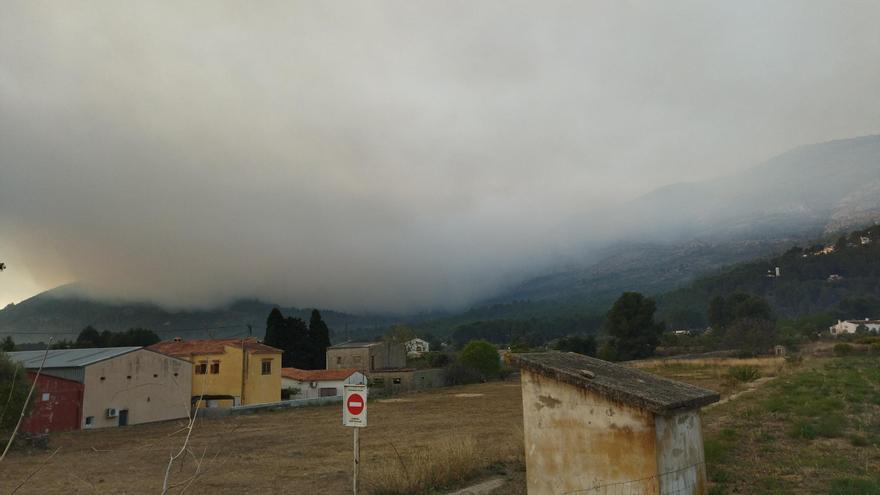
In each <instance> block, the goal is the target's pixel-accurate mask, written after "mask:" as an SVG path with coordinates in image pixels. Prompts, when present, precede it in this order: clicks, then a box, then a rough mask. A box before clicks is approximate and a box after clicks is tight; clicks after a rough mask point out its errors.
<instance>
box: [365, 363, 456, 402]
mask: <svg viewBox="0 0 880 495" xmlns="http://www.w3.org/2000/svg"><path fill="white" fill-rule="evenodd" d="M369 383H370V393H375V394H381V395H391V394H396V393H400V392H409V391H412V390H423V389H429V388H436V387H442V386H444V385H446V371H445V370H444V369H442V368H429V369H423V370H413V369H410V370H386V371H373V372H371V373H369Z"/></svg>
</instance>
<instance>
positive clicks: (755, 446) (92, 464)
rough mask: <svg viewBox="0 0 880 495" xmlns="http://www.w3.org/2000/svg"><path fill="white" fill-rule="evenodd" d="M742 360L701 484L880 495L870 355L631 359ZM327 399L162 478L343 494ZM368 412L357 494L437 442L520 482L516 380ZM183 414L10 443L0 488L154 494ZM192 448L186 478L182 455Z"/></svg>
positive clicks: (216, 428) (684, 370) (511, 483)
mask: <svg viewBox="0 0 880 495" xmlns="http://www.w3.org/2000/svg"><path fill="white" fill-rule="evenodd" d="M746 365H748V366H754V367H757V368H760V370H761V376H762V377H765V378H767V377H775V378H774V379H772V380H771V381H767V382H763V383H762V384H761V385H760V386H758V387H755V389H754V390H753V391H752V392H750V393H748V394H741V395H739V396H738V397H736V398H735V399H734V400H731V401H730V402H727V403H724V404H721V405H719V406H718V407H714V408H710V409H707V410H705V411H704V415H703V418H704V440H705V448H706V462H707V466H708V472H709V479H710V485H711V491H710V493H712V494H713V495H716V494H723V493H779V494H792V495H794V494H801V493H809V494H820V493H822V494H824V493H833V494H838V495H844V494H847V495H852V494H880V477H878V475H877V473H878V472H880V450H878V448H880V367H878V364H877V360H876V358H867V357H852V358H813V359H809V360H806V361H804V362H803V363H802V364H799V365H797V366H793V367H789V366H788V365H783V364H782V360H778V359H766V360H762V361H749V360H721V361H717V362H716V361H712V362H709V361H691V362H687V363H677V362H669V361H664V362H647V363H643V364H642V365H640V367H643V368H645V369H647V370H650V371H652V372H655V373H658V374H661V375H665V376H668V377H671V378H676V379H679V380H682V381H686V382H691V383H695V384H698V385H702V386H706V387H709V388H714V389H716V390H719V389H721V390H724V391H725V393H730V392H731V391H733V390H739V389H741V388H742V387H743V385H742V384H740V385H729V381H728V379H727V378H726V374H727V373H728V372H729V369H730V367H731V366H746ZM759 380H760V379H759ZM740 391H741V390H740ZM340 408H341V406H338V405H334V406H327V407H313V408H303V409H294V410H288V411H283V412H273V413H264V414H258V415H253V416H240V417H235V418H226V419H216V420H206V421H201V422H199V423H198V425H197V428H196V430H195V432H194V434H193V438H192V441H191V451H192V455H191V456H189V457H188V458H187V460H186V462H185V463H184V464H182V465H180V466H175V468H174V471H173V474H174V476H173V479H172V482H173V483H174V484H179V485H178V486H177V487H176V488H175V489H174V490H172V491H171V493H180V492H181V491H182V489H184V488H186V491H188V492H204V491H210V492H212V493H304V494H309V495H311V494H325V493H326V494H337V493H340V494H342V493H348V492H349V490H350V485H349V483H350V477H349V476H350V471H351V441H352V432H351V430H349V429H347V428H344V427H342V426H341V425H340V422H341V418H340ZM369 420H370V426H369V427H368V428H366V429H365V430H363V432H362V435H361V439H362V445H363V451H362V464H361V466H362V473H364V474H365V476H364V478H365V479H364V484H363V485H362V486H363V487H364V488H365V490H364V492H365V493H372V492H373V491H374V490H373V488H375V487H376V486H378V485H377V484H376V482H375V480H374V483H373V484H372V485H371V482H370V475H371V473H373V474H374V475H375V474H376V473H385V474H386V475H390V476H399V471H403V472H405V471H406V466H407V464H408V463H409V465H410V466H412V465H415V464H417V463H416V462H415V461H414V460H413V457H414V456H416V455H419V454H421V455H424V454H425V453H426V452H437V451H438V449H439V448H440V447H441V446H442V445H443V443H444V441H445V440H450V439H473V440H475V443H476V446H477V449H478V450H477V452H478V458H479V459H482V460H483V461H484V462H481V463H479V464H480V465H481V466H485V467H484V468H481V469H482V470H481V471H479V472H478V473H477V476H476V478H475V479H469V480H462V481H471V482H476V481H478V480H479V479H482V478H489V477H499V476H500V477H502V478H504V479H505V480H506V483H505V485H504V486H503V487H501V488H500V489H498V490H496V491H495V492H494V494H497V495H502V494H503V495H513V494H516V495H522V494H524V493H525V489H524V485H525V480H524V475H523V472H522V469H523V468H522V445H523V444H522V402H521V395H520V387H519V383H518V381H517V382H514V381H509V382H495V383H487V384H480V385H470V386H465V387H455V388H447V389H440V390H437V391H433V392H429V393H421V394H412V395H402V396H399V397H395V398H393V399H391V400H384V401H375V402H371V404H370V418H369ZM183 424H184V423H183V422H179V423H178V422H171V423H164V424H153V425H140V426H131V427H126V428H118V429H104V430H97V431H80V432H73V433H68V434H61V435H57V436H55V437H53V438H52V447H51V449H50V450H49V451H48V452H47V451H39V452H33V453H21V452H18V453H15V454H14V455H13V456H12V457H11V458H9V459H7V461H5V462H4V463H3V465H2V466H0V493H8V492H10V491H12V490H13V489H14V488H15V487H16V486H17V485H18V484H19V483H20V482H21V481H22V480H23V479H25V478H26V477H27V476H28V475H29V474H31V473H32V472H33V471H34V470H35V469H37V468H38V467H40V466H41V465H42V464H43V463H44V461H45V464H44V467H43V468H42V470H41V471H40V472H38V473H37V474H36V475H35V476H33V478H32V479H31V480H30V481H29V482H28V483H27V484H25V485H24V487H23V488H22V489H21V490H19V492H18V493H47V494H53V493H159V492H160V491H161V490H160V489H161V485H162V479H163V474H164V470H165V466H166V463H167V459H168V456H169V454H170V453H171V451H172V450H173V449H174V450H176V449H177V448H179V446H180V444H181V442H182V440H183V433H182V432H180V431H179V430H180V428H181V427H182V426H183ZM473 443H474V442H471V444H473ZM59 447H60V450H59V451H58V452H57V454H56V455H55V456H54V457H53V458H51V459H50V460H48V461H46V459H47V457H48V456H49V455H50V454H51V452H52V450H53V449H55V448H59ZM202 457H203V459H204V460H203V461H202V469H201V472H200V474H199V476H198V477H196V478H194V479H193V478H192V475H193V473H194V471H195V462H194V461H195V458H202ZM409 469H410V473H409V474H408V475H407V476H412V475H413V473H412V471H413V468H412V467H410V468H409ZM405 475H406V473H405ZM472 475H473V473H469V474H468V476H472ZM189 480H192V484H191V485H190V486H188V487H187V486H186V483H187V482H188V481H189ZM460 485H461V484H460V483H459V486H460ZM386 493H388V492H386ZM397 493H399V492H397Z"/></svg>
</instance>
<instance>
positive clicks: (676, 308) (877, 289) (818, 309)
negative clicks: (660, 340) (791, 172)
mask: <svg viewBox="0 0 880 495" xmlns="http://www.w3.org/2000/svg"><path fill="white" fill-rule="evenodd" d="M831 249H833V251H831ZM823 250H824V252H823ZM777 268H779V276H778V277H777V276H776V269H777ZM734 292H748V293H751V294H756V295H760V296H762V297H764V298H766V299H767V301H768V302H770V304H771V306H772V307H773V309H774V310H775V311H776V313H777V314H778V315H779V316H781V317H800V316H806V315H812V314H817V313H826V314H829V315H832V316H835V317H839V318H859V319H860V318H880V226H875V227H870V228H867V229H864V230H858V231H854V232H852V233H849V234H846V235H844V236H840V237H836V238H835V237H828V238H826V239H824V241H823V242H820V243H815V244H812V245H803V246H799V247H793V248H791V249H789V250H788V251H786V252H785V253H784V254H782V255H780V256H776V257H772V258H765V259H760V260H754V261H751V262H749V263H744V264H741V265H738V266H734V267H732V268H728V269H725V270H722V271H720V272H718V273H715V274H712V275H708V276H704V277H701V278H699V279H698V280H696V281H694V282H693V283H692V284H690V285H689V286H687V287H684V288H681V289H678V290H675V291H671V292H669V293H666V294H662V295H660V296H658V298H657V299H658V309H659V313H660V315H661V317H663V318H665V319H666V320H667V321H669V322H670V323H671V324H672V325H673V326H682V327H687V326H697V325H705V323H706V315H705V313H706V309H707V307H708V304H709V301H710V300H711V299H712V298H713V297H715V296H726V295H729V294H732V293H734Z"/></svg>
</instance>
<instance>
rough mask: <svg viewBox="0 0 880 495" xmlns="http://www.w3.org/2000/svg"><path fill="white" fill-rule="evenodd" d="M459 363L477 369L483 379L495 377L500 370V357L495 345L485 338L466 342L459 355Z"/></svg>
mask: <svg viewBox="0 0 880 495" xmlns="http://www.w3.org/2000/svg"><path fill="white" fill-rule="evenodd" d="M459 361H461V364H462V365H464V366H466V367H468V368H472V369H475V370H477V371H478V372H479V373H480V374H481V375H482V376H483V378H484V379H489V378H495V377H497V376H498V373H499V372H500V371H501V359H500V358H499V357H498V351H497V350H496V349H495V346H493V345H492V344H490V343H488V342H486V341H485V340H472V341H470V342H468V344H467V345H466V346H464V349H463V350H462V351H461V355H460V356H459Z"/></svg>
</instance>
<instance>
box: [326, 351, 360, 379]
mask: <svg viewBox="0 0 880 495" xmlns="http://www.w3.org/2000/svg"><path fill="white" fill-rule="evenodd" d="M344 368H354V369H356V370H358V371H360V372H361V373H364V372H367V371H369V370H370V348H369V347H342V348H333V347H330V348H328V349H327V369H328V370H337V369H344Z"/></svg>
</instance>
